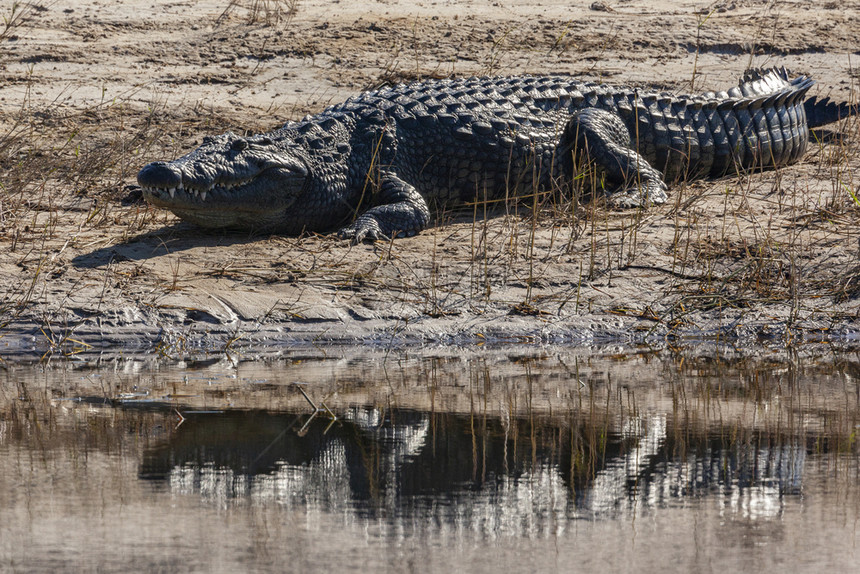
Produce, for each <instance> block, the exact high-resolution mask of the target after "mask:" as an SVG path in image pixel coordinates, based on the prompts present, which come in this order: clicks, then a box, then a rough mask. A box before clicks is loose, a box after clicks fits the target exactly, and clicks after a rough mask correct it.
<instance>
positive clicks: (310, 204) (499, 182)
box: [137, 68, 852, 243]
mask: <svg viewBox="0 0 860 574" xmlns="http://www.w3.org/2000/svg"><path fill="white" fill-rule="evenodd" d="M813 84H814V81H813V80H812V79H811V78H810V77H808V76H805V75H793V74H791V73H790V72H788V71H787V70H786V69H785V68H771V69H752V70H748V71H747V72H745V73H744V75H743V77H742V78H741V79H740V80H739V82H738V85H737V86H735V87H732V88H731V89H729V90H727V91H720V92H706V93H702V94H695V95H693V94H674V93H670V92H666V91H658V90H652V89H644V88H633V87H617V86H612V85H608V84H603V83H593V82H584V81H577V80H575V79H573V78H570V77H563V76H517V77H496V78H477V77H475V78H463V79H438V80H428V81H419V82H414V83H410V84H401V85H397V86H393V87H386V88H382V89H379V90H375V91H368V92H364V93H362V94H360V95H358V96H356V97H353V98H350V99H348V100H346V101H345V102H343V103H341V104H337V105H334V106H330V107H328V108H326V109H325V110H324V111H322V112H321V113H319V114H316V115H312V116H307V117H305V118H304V119H302V120H301V121H296V122H292V121H291V122H288V123H287V124H285V125H284V126H283V127H281V128H279V129H276V130H274V131H271V132H268V133H264V134H258V135H252V136H241V135H236V134H234V133H232V132H227V133H225V134H223V135H219V136H217V137H206V138H204V140H203V143H202V145H200V147H198V148H197V149H196V150H194V151H192V152H191V153H189V154H187V155H185V156H182V157H180V158H178V159H175V160H173V161H167V162H165V161H158V162H153V163H150V164H148V165H146V166H145V167H143V169H142V170H141V171H140V173H139V174H138V177H137V179H138V183H139V185H140V187H141V188H142V192H143V195H144V197H145V199H146V200H147V201H148V202H149V203H150V204H152V205H154V206H157V207H161V208H166V209H168V210H170V211H172V212H173V213H174V214H175V215H177V216H178V217H179V218H181V219H183V220H186V221H189V222H192V223H195V224H197V225H200V226H203V227H209V228H235V229H247V230H253V231H258V232H271V233H279V234H286V235H298V234H301V233H303V232H326V231H333V230H339V235H340V236H341V237H343V238H347V239H350V240H352V241H353V242H356V243H357V242H361V241H363V240H377V239H382V238H392V237H395V236H408V235H413V234H415V233H418V232H420V231H421V230H423V229H425V228H427V227H428V226H429V225H430V221H431V207H433V208H435V209H448V208H451V207H455V206H457V205H461V206H462V205H464V204H469V203H470V202H475V201H485V200H495V199H499V198H513V197H518V196H522V195H526V194H529V193H534V192H536V191H540V190H548V189H551V188H553V186H558V185H564V182H570V181H571V180H572V179H573V178H574V177H576V176H577V169H578V166H581V165H582V164H581V160H582V159H583V158H584V159H586V160H587V161H590V162H592V164H593V165H594V166H595V167H596V168H597V169H598V170H599V172H600V173H602V176H601V181H602V182H603V183H602V184H601V189H604V190H606V199H607V202H608V204H609V205H610V206H611V207H617V208H635V207H648V206H649V205H656V204H661V203H664V202H666V201H667V198H668V195H667V191H668V183H671V182H675V181H678V180H681V179H685V178H700V177H709V178H715V177H721V176H725V175H727V174H730V173H733V172H734V173H739V172H741V171H749V170H756V169H763V168H776V167H780V166H784V165H787V164H789V163H792V162H795V161H797V160H798V159H799V158H800V157H801V156H802V155H803V154H804V151H805V150H806V147H807V143H808V141H809V129H810V128H814V127H817V126H820V125H824V124H826V123H830V122H833V121H836V120H837V119H839V118H840V117H844V116H847V115H848V114H849V113H851V112H852V110H851V109H850V108H849V106H848V105H847V104H845V103H837V102H833V101H831V100H830V99H829V98H825V99H818V98H807V92H808V91H809V89H810V88H811V87H812V86H813Z"/></svg>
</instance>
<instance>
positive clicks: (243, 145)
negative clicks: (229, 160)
mask: <svg viewBox="0 0 860 574" xmlns="http://www.w3.org/2000/svg"><path fill="white" fill-rule="evenodd" d="M230 149H231V150H233V151H242V150H243V149H248V140H246V139H243V138H239V139H236V140H233V143H231V144H230Z"/></svg>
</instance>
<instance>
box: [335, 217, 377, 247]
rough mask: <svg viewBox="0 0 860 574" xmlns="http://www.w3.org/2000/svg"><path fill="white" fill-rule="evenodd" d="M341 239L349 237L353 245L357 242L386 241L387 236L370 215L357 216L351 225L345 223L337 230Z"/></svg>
mask: <svg viewBox="0 0 860 574" xmlns="http://www.w3.org/2000/svg"><path fill="white" fill-rule="evenodd" d="M337 235H338V237H340V238H341V239H349V242H350V243H351V244H353V245H358V244H359V243H364V242H365V241H367V242H368V243H373V242H376V241H380V240H383V241H387V240H388V239H389V238H388V237H387V236H386V235H385V234H384V233H383V232H382V229H381V228H380V227H379V222H378V221H376V220H375V219H373V218H372V217H359V218H358V219H356V220H355V221H354V222H353V223H352V224H351V225H347V226H346V227H344V228H343V229H341V230H340V231H338V232H337Z"/></svg>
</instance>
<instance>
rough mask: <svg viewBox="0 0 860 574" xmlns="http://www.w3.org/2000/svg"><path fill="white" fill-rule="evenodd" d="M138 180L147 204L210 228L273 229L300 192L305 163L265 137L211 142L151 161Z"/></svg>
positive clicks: (226, 137) (229, 137)
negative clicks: (178, 155) (183, 153)
mask: <svg viewBox="0 0 860 574" xmlns="http://www.w3.org/2000/svg"><path fill="white" fill-rule="evenodd" d="M137 181H138V183H139V184H140V186H141V188H142V190H143V196H144V198H145V199H146V200H147V201H148V202H149V203H150V204H152V205H154V206H156V207H161V208H164V209H167V210H169V211H172V212H173V213H174V214H175V215H177V216H178V217H180V218H181V219H183V220H185V221H189V222H191V223H194V224H196V225H200V226H202V227H209V228H222V227H232V228H241V229H276V228H277V227H279V223H280V222H281V221H283V218H284V217H286V215H287V213H288V211H289V209H290V207H291V206H292V204H293V202H294V201H295V199H296V198H297V197H298V196H299V195H301V193H302V192H303V191H304V188H305V185H306V182H307V181H308V169H307V167H306V166H305V164H304V162H302V161H301V160H299V159H297V158H296V157H294V156H292V154H290V153H288V152H284V151H283V150H281V149H278V148H277V147H276V146H275V145H274V144H273V143H272V142H271V140H270V139H269V138H264V137H262V136H258V137H256V138H249V139H245V138H239V137H237V136H235V135H233V134H231V133H227V134H224V135H222V136H219V137H217V138H210V139H209V140H208V141H207V142H206V143H205V144H204V145H203V146H201V147H200V148H198V149H197V150H195V151H193V152H192V153H190V154H188V155H186V156H183V157H181V158H179V159H176V160H174V161H171V162H153V163H150V164H148V165H146V166H144V168H143V169H141V170H140V173H138V176H137Z"/></svg>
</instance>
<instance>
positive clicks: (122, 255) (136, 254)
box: [72, 223, 266, 269]
mask: <svg viewBox="0 0 860 574" xmlns="http://www.w3.org/2000/svg"><path fill="white" fill-rule="evenodd" d="M261 237H266V236H262V235H255V234H252V233H249V232H247V231H246V232H229V231H203V230H201V229H200V228H199V227H196V226H194V225H191V224H188V223H175V224H173V225H168V226H165V227H162V228H160V229H156V230H154V231H148V232H146V233H141V234H140V235H136V236H134V237H131V238H129V239H128V240H127V241H123V242H122V243H116V244H114V245H109V246H107V247H100V248H98V249H95V250H94V251H91V252H90V253H83V254H81V255H78V256H76V257H74V258H73V259H72V265H74V266H75V267H78V268H81V269H94V268H98V267H103V266H105V265H108V264H109V263H111V262H115V261H142V260H146V259H151V258H153V257H158V256H161V255H166V254H168V253H177V252H180V251H185V250H188V249H194V248H196V247H221V246H225V245H236V244H246V243H252V242H255V241H259V240H260V238H261Z"/></svg>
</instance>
